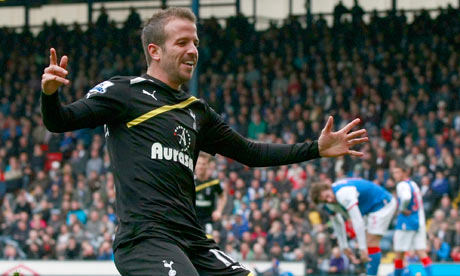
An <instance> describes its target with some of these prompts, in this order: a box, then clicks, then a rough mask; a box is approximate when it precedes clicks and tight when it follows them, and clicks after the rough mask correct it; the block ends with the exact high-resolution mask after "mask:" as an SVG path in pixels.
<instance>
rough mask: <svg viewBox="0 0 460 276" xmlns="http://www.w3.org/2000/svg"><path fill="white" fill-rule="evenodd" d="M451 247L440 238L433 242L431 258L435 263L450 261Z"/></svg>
mask: <svg viewBox="0 0 460 276" xmlns="http://www.w3.org/2000/svg"><path fill="white" fill-rule="evenodd" d="M449 252H450V246H449V244H448V243H447V242H444V241H442V240H441V239H440V238H439V237H435V238H434V239H433V240H432V245H431V252H430V257H431V259H432V260H433V261H434V262H446V261H449V260H450V254H449Z"/></svg>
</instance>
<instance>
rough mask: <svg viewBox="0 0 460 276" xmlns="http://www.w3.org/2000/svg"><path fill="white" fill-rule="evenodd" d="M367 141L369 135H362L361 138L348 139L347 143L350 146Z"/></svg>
mask: <svg viewBox="0 0 460 276" xmlns="http://www.w3.org/2000/svg"><path fill="white" fill-rule="evenodd" d="M368 141H369V137H363V138H356V139H352V140H350V141H349V143H350V146H354V145H357V144H361V143H366V142H368Z"/></svg>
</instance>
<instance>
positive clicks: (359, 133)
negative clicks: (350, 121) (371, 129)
mask: <svg viewBox="0 0 460 276" xmlns="http://www.w3.org/2000/svg"><path fill="white" fill-rule="evenodd" d="M366 133H367V131H366V130H365V129H360V130H357V131H353V132H352V133H349V134H347V139H354V138H356V137H360V136H363V135H365V134H366Z"/></svg>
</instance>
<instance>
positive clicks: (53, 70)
mask: <svg viewBox="0 0 460 276" xmlns="http://www.w3.org/2000/svg"><path fill="white" fill-rule="evenodd" d="M68 73H69V72H68V71H67V70H65V69H64V68H61V67H59V66H57V65H50V66H48V67H46V68H45V74H54V75H58V76H60V77H65V76H67V74H68Z"/></svg>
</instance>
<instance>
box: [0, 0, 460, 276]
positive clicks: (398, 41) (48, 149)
mask: <svg viewBox="0 0 460 276" xmlns="http://www.w3.org/2000/svg"><path fill="white" fill-rule="evenodd" d="M341 12H342V11H340V9H339V10H337V13H338V14H336V16H335V18H336V20H335V22H334V25H333V26H332V27H330V26H328V25H327V24H326V22H325V20H324V19H322V18H319V19H318V20H315V21H314V24H313V25H312V26H310V27H309V28H307V29H306V28H304V27H302V25H301V24H300V22H299V20H298V18H295V17H291V18H288V19H286V20H285V22H284V23H283V24H282V25H281V26H276V25H275V24H272V25H271V26H270V28H268V29H267V30H264V31H255V29H254V28H253V26H252V25H251V24H250V23H249V21H248V20H247V19H246V18H244V17H242V16H237V17H232V18H229V19H228V20H227V22H226V24H225V27H223V26H222V25H221V24H219V23H218V21H217V20H216V19H207V20H204V21H203V22H201V24H200V26H199V32H200V34H199V36H200V39H201V42H200V44H201V45H200V68H201V74H200V77H199V86H198V87H199V91H198V96H199V97H201V98H204V99H206V100H207V101H208V102H209V104H210V105H211V106H212V107H213V108H214V109H215V110H216V111H217V112H218V113H220V114H221V115H222V116H223V118H224V119H225V121H226V122H228V123H229V124H230V125H231V126H232V127H233V128H235V129H236V130H238V131H239V132H240V133H241V134H242V135H245V136H248V137H250V138H252V139H257V140H261V141H270V142H281V143H295V142H303V141H306V140H311V139H315V138H317V137H318V136H319V132H320V131H321V126H322V125H324V123H325V118H326V116H327V115H333V116H334V118H335V126H336V128H341V127H343V126H344V124H345V123H346V122H348V121H349V120H350V119H352V118H355V117H359V118H361V120H362V124H363V125H362V126H363V127H364V128H366V129H367V130H368V132H369V137H370V141H371V142H370V143H369V144H366V145H364V146H363V148H362V150H363V151H365V153H366V154H365V156H364V158H363V159H358V158H353V157H345V158H339V159H336V160H330V159H320V160H316V161H311V162H307V163H303V164H297V165H292V166H282V167H277V168H259V169H249V168H247V167H244V166H242V165H241V164H238V163H236V162H233V161H232V160H228V159H226V158H224V157H222V156H217V157H216V158H215V159H214V161H213V162H212V166H211V167H212V174H213V177H216V178H219V179H220V181H221V183H223V185H224V190H225V192H226V193H227V194H228V197H229V199H228V202H227V203H228V204H227V206H226V207H225V210H224V216H223V219H222V220H221V221H219V222H216V223H215V225H214V229H215V230H214V233H213V236H214V238H215V239H216V241H217V242H218V243H219V244H220V246H221V248H223V249H225V251H226V252H227V253H228V255H230V256H232V257H234V258H236V259H239V260H249V261H251V260H265V261H266V260H269V261H271V260H273V259H275V258H276V259H277V260H283V261H302V262H305V264H306V271H305V273H308V274H309V275H311V274H315V273H321V272H331V273H334V271H335V270H336V269H332V270H330V268H331V267H332V266H334V267H337V271H339V272H340V273H344V272H345V271H348V272H350V273H354V272H357V271H359V270H360V269H362V268H360V267H359V266H354V265H353V264H350V263H349V262H348V260H346V259H343V256H341V255H340V254H339V253H338V252H337V248H336V241H335V238H334V236H333V235H332V234H331V233H332V232H331V230H330V227H329V225H327V224H326V223H325V222H326V221H327V219H326V216H327V215H326V214H325V213H324V212H323V211H322V209H321V208H319V207H318V206H315V205H314V204H313V203H312V202H311V201H310V200H309V199H308V198H307V197H306V195H307V194H308V190H309V186H310V185H311V183H312V182H314V181H317V180H325V179H331V180H335V179H337V178H340V177H343V176H352V177H362V178H365V179H368V180H371V181H374V182H376V183H378V184H379V185H382V186H385V187H386V188H387V189H388V190H390V191H393V190H394V186H395V183H394V182H393V180H392V179H390V178H389V169H390V168H391V167H392V164H394V162H396V161H403V162H405V163H406V164H407V165H408V166H410V167H411V168H412V172H413V173H412V177H413V179H414V180H416V181H417V183H418V184H419V185H420V186H421V190H422V193H423V198H424V201H425V203H424V204H425V206H424V208H425V210H426V212H427V214H428V218H429V220H428V228H427V229H428V234H429V243H430V244H429V250H430V256H431V258H432V259H433V260H435V261H437V262H443V261H460V218H459V209H458V205H459V203H460V193H459V191H460V175H459V174H460V66H459V64H460V56H459V51H458V49H460V12H459V10H458V9H453V8H449V9H446V10H440V11H439V14H438V15H437V16H436V17H435V18H431V17H430V15H429V14H428V13H427V12H426V11H423V10H422V11H420V12H419V13H417V14H416V16H415V17H414V20H413V21H412V22H410V23H408V22H407V20H406V17H405V15H404V12H398V13H397V14H392V13H388V14H387V15H384V16H380V15H378V14H377V13H375V14H373V15H372V16H371V19H370V22H369V23H365V22H364V21H363V20H362V19H361V15H360V13H359V11H357V12H356V13H354V14H353V20H351V21H349V20H347V19H346V18H342V19H341V16H340V13H341ZM140 22H141V20H140V17H139V15H137V14H136V13H135V11H134V10H132V13H131V15H130V16H129V18H128V20H127V21H126V22H125V24H124V26H122V27H117V26H116V24H115V23H114V22H112V21H110V20H109V17H108V16H107V14H104V13H103V14H102V15H101V16H100V17H99V18H98V20H97V22H96V23H95V24H94V25H92V26H89V27H88V29H87V30H85V31H83V30H82V29H81V28H80V27H79V26H78V25H75V26H73V27H72V28H68V27H65V26H62V25H58V24H57V23H56V22H53V23H52V24H50V25H48V24H44V25H43V28H42V30H41V31H40V32H39V33H38V34H37V35H33V34H32V33H30V32H28V31H24V32H20V33H19V32H14V31H12V30H9V29H6V28H2V29H0V45H1V47H2V49H8V51H0V157H1V158H0V195H1V197H2V198H4V200H3V205H2V209H1V214H0V215H1V218H0V257H1V258H2V259H5V260H16V259H57V260H67V259H72V260H74V259H84V260H95V259H98V260H110V259H112V258H113V254H112V251H111V243H112V236H113V233H114V231H115V229H116V225H117V219H116V214H115V210H114V199H115V189H114V179H113V172H112V171H111V166H110V160H109V158H108V154H107V151H106V148H105V144H104V132H103V129H102V128H97V129H85V130H80V131H75V132H71V133H65V134H52V133H50V132H48V131H47V130H46V129H45V127H44V126H43V123H42V121H41V117H40V107H39V105H38V104H37V103H38V102H39V101H38V97H39V94H40V74H41V73H40V72H41V70H42V68H44V67H45V66H46V64H47V54H46V53H47V52H48V47H49V45H53V46H54V47H56V50H57V52H58V53H66V54H67V55H68V56H69V60H70V63H69V67H68V71H69V72H70V76H69V79H70V80H71V81H72V83H71V85H70V86H66V87H63V88H62V89H61V92H60V95H61V97H62V99H63V100H64V102H68V103H69V102H72V101H74V100H76V99H79V98H82V97H84V95H85V93H86V91H88V90H89V89H90V88H91V87H93V86H94V85H96V84H97V83H99V82H102V81H103V80H105V79H107V78H109V77H111V76H113V75H139V74H141V73H142V72H143V71H144V70H145V68H146V66H145V61H144V57H143V52H142V49H141V43H139V39H140V38H139V28H138V26H139V25H140ZM121 37H123V39H120V38H121ZM9 45H15V47H14V48H12V47H10V46H9ZM349 229H351V227H350V228H349ZM353 235H354V233H353V232H352V230H350V231H349V237H351V238H352V237H353ZM352 243H353V241H352ZM382 249H383V251H384V252H385V253H387V252H390V251H391V250H392V247H391V232H390V233H389V234H388V235H387V236H386V237H385V239H384V240H383V241H382ZM387 258H391V254H390V255H387ZM407 261H408V262H415V261H417V260H416V258H415V257H414V256H412V255H408V256H407Z"/></svg>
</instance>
